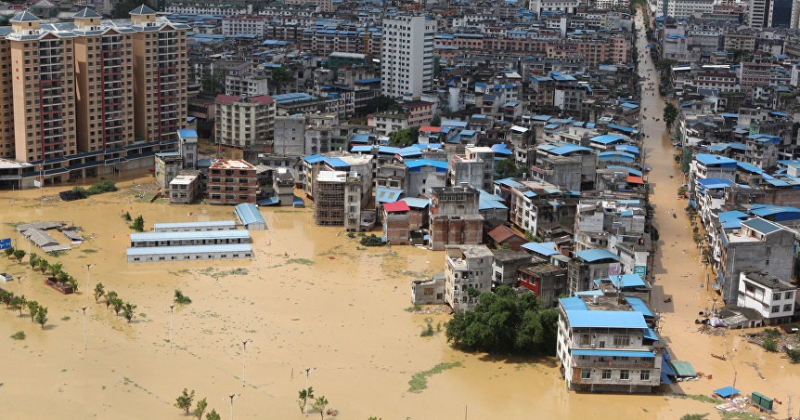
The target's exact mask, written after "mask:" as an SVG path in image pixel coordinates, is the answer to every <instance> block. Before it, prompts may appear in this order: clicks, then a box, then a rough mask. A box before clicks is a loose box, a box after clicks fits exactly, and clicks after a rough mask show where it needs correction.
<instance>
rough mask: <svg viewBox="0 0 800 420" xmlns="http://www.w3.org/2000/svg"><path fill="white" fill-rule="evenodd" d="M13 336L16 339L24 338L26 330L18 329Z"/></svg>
mask: <svg viewBox="0 0 800 420" xmlns="http://www.w3.org/2000/svg"><path fill="white" fill-rule="evenodd" d="M11 338H13V339H14V340H24V339H25V331H17V332H15V333H14V334H11Z"/></svg>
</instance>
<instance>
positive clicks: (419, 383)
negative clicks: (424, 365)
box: [408, 362, 461, 394]
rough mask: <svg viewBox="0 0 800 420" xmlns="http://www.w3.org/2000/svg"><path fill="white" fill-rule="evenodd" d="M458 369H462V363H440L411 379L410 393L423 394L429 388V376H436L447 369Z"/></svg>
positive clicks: (409, 383)
mask: <svg viewBox="0 0 800 420" xmlns="http://www.w3.org/2000/svg"><path fill="white" fill-rule="evenodd" d="M456 367H461V362H453V363H439V364H438V365H436V366H434V367H433V369H430V370H426V371H424V372H419V373H415V374H414V376H412V377H411V380H410V381H408V392H414V393H417V394H418V393H420V392H422V390H424V389H426V388H428V377H429V376H431V375H436V374H437V373H442V372H444V371H445V370H447V369H452V368H456Z"/></svg>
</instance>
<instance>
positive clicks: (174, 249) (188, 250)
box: [127, 244, 253, 257]
mask: <svg viewBox="0 0 800 420" xmlns="http://www.w3.org/2000/svg"><path fill="white" fill-rule="evenodd" d="M207 252H210V253H212V254H213V253H218V252H253V248H252V247H251V246H250V244H225V245H191V246H142V247H137V248H128V251H127V254H128V256H133V257H136V256H144V255H170V254H200V253H207Z"/></svg>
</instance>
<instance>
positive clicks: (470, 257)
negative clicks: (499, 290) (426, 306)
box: [444, 245, 493, 312]
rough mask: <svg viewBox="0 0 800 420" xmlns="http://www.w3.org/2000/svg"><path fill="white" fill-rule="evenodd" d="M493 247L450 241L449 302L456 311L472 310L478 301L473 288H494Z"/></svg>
mask: <svg viewBox="0 0 800 420" xmlns="http://www.w3.org/2000/svg"><path fill="white" fill-rule="evenodd" d="M492 259H493V256H492V251H490V250H489V248H488V247H486V245H450V246H447V248H446V250H445V271H444V274H445V302H447V304H448V305H450V307H452V308H453V310H454V311H456V312H459V311H461V312H465V311H471V310H472V309H473V308H474V307H475V305H476V304H477V303H478V297H477V296H472V295H470V293H469V289H470V288H473V289H475V290H477V291H478V292H480V293H488V292H491V290H492Z"/></svg>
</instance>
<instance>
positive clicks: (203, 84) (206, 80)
mask: <svg viewBox="0 0 800 420" xmlns="http://www.w3.org/2000/svg"><path fill="white" fill-rule="evenodd" d="M200 89H201V90H202V91H203V92H207V93H224V92H225V73H224V72H222V71H215V72H214V73H212V74H207V75H205V76H203V78H202V79H200Z"/></svg>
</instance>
